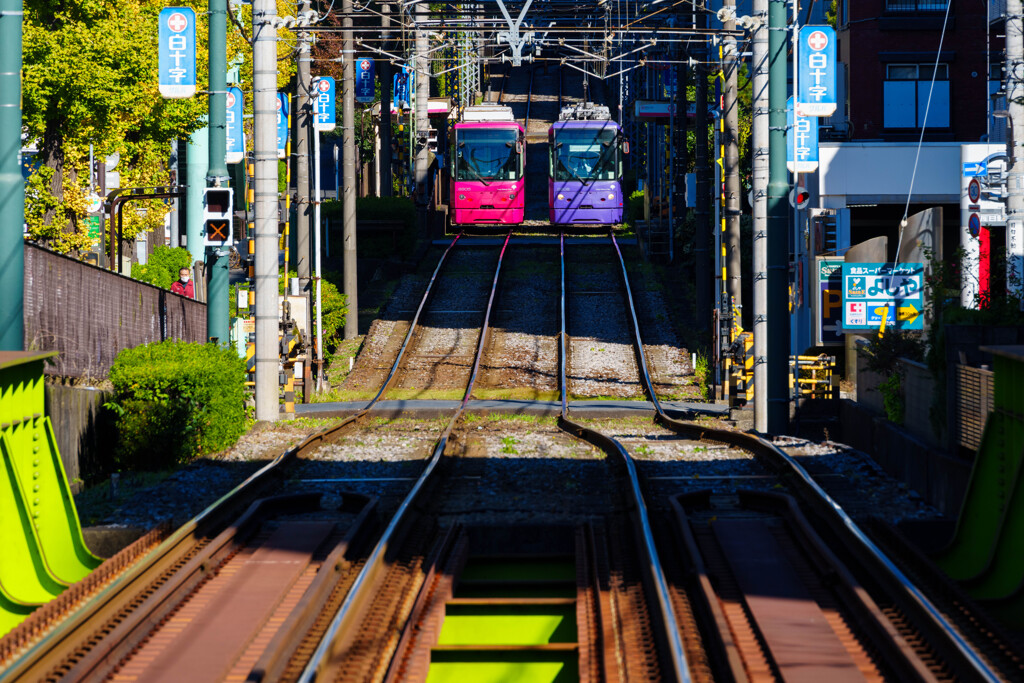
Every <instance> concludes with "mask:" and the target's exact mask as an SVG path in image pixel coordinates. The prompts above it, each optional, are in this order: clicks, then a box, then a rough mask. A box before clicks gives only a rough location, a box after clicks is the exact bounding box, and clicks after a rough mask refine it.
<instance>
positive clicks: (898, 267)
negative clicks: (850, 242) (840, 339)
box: [843, 263, 924, 330]
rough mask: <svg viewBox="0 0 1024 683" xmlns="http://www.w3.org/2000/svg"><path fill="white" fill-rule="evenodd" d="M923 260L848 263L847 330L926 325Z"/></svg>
mask: <svg viewBox="0 0 1024 683" xmlns="http://www.w3.org/2000/svg"><path fill="white" fill-rule="evenodd" d="M923 314H924V264H923V263H898V264H892V263H844V264H843V329H845V330H871V329H873V330H879V329H882V328H883V327H885V328H891V329H894V330H920V329H923V328H924V315H923Z"/></svg>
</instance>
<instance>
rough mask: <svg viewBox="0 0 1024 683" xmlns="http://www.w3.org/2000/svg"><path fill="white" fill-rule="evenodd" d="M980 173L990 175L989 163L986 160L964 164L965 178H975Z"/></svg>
mask: <svg viewBox="0 0 1024 683" xmlns="http://www.w3.org/2000/svg"><path fill="white" fill-rule="evenodd" d="M979 175H988V164H986V163H985V162H984V161H972V162H971V163H969V164H964V178H973V177H974V176H979Z"/></svg>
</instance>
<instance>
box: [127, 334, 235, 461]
mask: <svg viewBox="0 0 1024 683" xmlns="http://www.w3.org/2000/svg"><path fill="white" fill-rule="evenodd" d="M110 381H111V382H112V383H113V385H114V400H113V401H112V402H111V403H109V404H107V405H108V407H109V408H111V409H112V410H114V412H115V413H116V414H117V417H116V423H117V432H118V439H117V461H118V465H119V466H120V467H122V468H126V469H143V470H154V469H163V468H166V467H170V466H173V465H176V464H180V463H184V462H188V461H190V460H192V459H194V458H196V457H198V456H200V455H203V454H206V453H212V452H214V451H218V450H221V449H224V448H227V447H228V446H231V445H232V444H233V443H234V442H235V441H236V440H237V439H238V437H239V436H241V435H242V433H243V432H244V431H245V412H244V411H245V406H244V401H245V395H244V390H245V361H244V360H242V359H241V358H239V357H238V354H237V353H236V352H235V350H234V349H226V348H222V347H219V346H216V345H214V344H195V343H190V342H182V341H177V340H167V341H163V342H154V343H152V344H144V345H142V346H137V347H135V348H133V349H124V350H123V351H121V352H120V353H119V354H118V355H117V358H116V359H115V360H114V365H113V366H112V367H111V369H110Z"/></svg>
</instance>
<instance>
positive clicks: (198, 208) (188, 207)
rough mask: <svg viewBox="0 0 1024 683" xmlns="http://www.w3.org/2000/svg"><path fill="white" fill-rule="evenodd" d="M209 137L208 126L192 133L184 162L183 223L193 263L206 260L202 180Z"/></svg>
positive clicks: (205, 166)
mask: <svg viewBox="0 0 1024 683" xmlns="http://www.w3.org/2000/svg"><path fill="white" fill-rule="evenodd" d="M209 139H210V129H209V128H200V129H199V130H197V131H196V132H194V133H192V135H191V137H190V138H189V145H188V155H187V157H186V162H185V169H186V171H185V172H186V177H187V178H188V190H187V201H186V203H185V223H186V225H187V226H188V227H187V228H186V235H187V238H188V251H189V253H190V254H192V263H193V264H194V263H195V262H196V261H205V260H206V248H205V247H204V246H203V182H204V181H205V178H206V169H207V168H208V167H209V164H210V151H209V149H208V146H209Z"/></svg>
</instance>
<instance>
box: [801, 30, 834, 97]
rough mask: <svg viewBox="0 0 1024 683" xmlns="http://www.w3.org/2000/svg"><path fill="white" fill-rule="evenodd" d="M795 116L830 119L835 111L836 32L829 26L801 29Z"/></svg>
mask: <svg viewBox="0 0 1024 683" xmlns="http://www.w3.org/2000/svg"><path fill="white" fill-rule="evenodd" d="M798 52H799V55H798V61H799V68H798V70H797V85H798V87H799V92H798V93H797V96H796V113H797V114H799V115H800V116H832V114H834V113H835V111H836V68H837V66H838V65H837V64H836V32H835V29H833V28H832V27H831V26H804V27H802V28H801V29H800V49H799V51H798Z"/></svg>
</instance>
